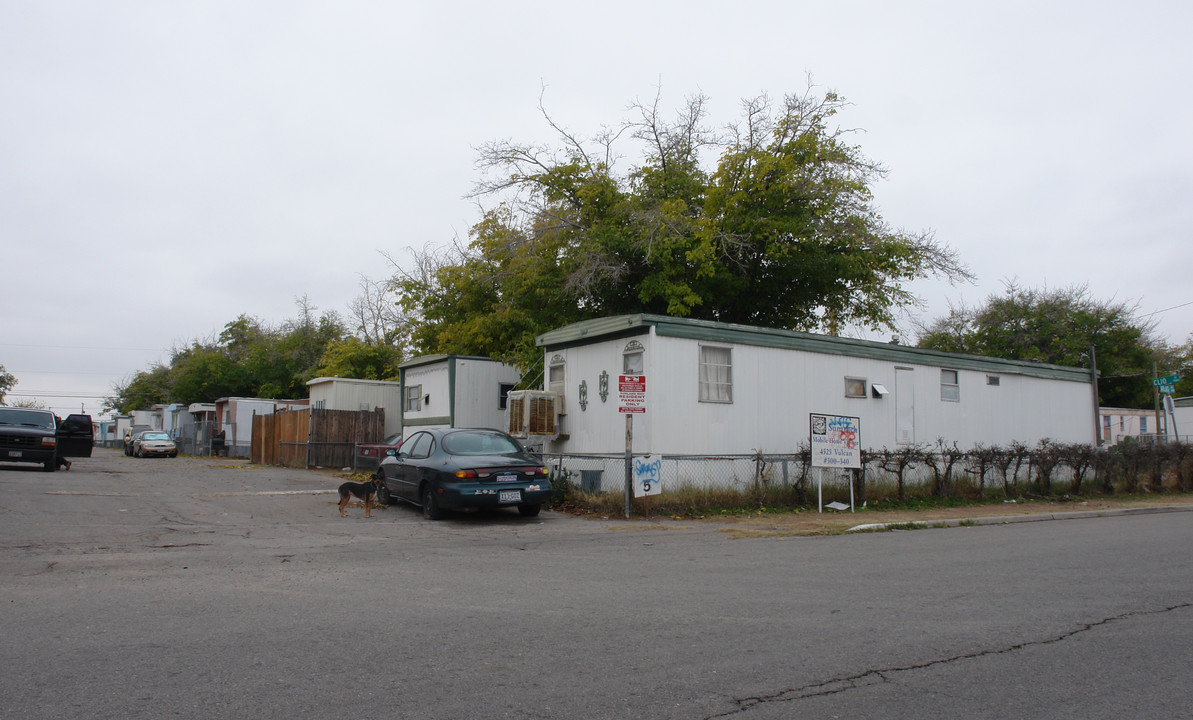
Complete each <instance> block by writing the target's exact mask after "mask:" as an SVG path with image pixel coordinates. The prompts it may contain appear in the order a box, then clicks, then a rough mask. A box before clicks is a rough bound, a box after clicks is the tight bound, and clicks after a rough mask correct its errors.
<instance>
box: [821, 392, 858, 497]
mask: <svg viewBox="0 0 1193 720" xmlns="http://www.w3.org/2000/svg"><path fill="white" fill-rule="evenodd" d="M808 420H809V422H808V430H809V440H810V443H809V444H810V445H811V446H812V467H818V468H849V469H851V470H861V468H862V421H861V419H860V418H856V417H849V416H847V415H821V414H818V413H811V414H810V416H809V418H808ZM820 475H821V476H820V478H819V480H818V481H817V486H816V494H817V504H818V506H819V511H820V512H824V471H823V470H821V473H820ZM852 475H853V474H852V473H850V482H849V509H850V510H851V511H852V510H853V477H852Z"/></svg>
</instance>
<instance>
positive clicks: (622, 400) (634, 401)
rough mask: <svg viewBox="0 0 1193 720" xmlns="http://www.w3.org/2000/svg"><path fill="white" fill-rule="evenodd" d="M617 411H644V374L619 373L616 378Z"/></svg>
mask: <svg viewBox="0 0 1193 720" xmlns="http://www.w3.org/2000/svg"><path fill="white" fill-rule="evenodd" d="M617 397H618V408H617V411H618V412H623V413H645V412H646V376H645V375H620V376H618V378H617Z"/></svg>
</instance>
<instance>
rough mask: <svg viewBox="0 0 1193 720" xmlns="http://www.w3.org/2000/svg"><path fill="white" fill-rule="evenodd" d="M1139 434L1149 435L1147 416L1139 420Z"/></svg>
mask: <svg viewBox="0 0 1193 720" xmlns="http://www.w3.org/2000/svg"><path fill="white" fill-rule="evenodd" d="M1139 434H1140V435H1147V416H1146V415H1144V416H1142V417H1140V418H1139Z"/></svg>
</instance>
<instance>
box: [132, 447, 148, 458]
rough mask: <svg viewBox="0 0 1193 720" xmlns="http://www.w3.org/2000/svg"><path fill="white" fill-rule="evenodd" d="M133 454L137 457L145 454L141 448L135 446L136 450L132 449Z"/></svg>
mask: <svg viewBox="0 0 1193 720" xmlns="http://www.w3.org/2000/svg"><path fill="white" fill-rule="evenodd" d="M133 455H136V456H137V457H139V458H143V457H145V454H144V453H142V452H141V448H137V449H136V450H133Z"/></svg>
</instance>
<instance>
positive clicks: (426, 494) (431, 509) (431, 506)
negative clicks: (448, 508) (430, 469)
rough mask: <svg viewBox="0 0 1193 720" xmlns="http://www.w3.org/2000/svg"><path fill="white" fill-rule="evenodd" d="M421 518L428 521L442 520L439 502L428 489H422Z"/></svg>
mask: <svg viewBox="0 0 1193 720" xmlns="http://www.w3.org/2000/svg"><path fill="white" fill-rule="evenodd" d="M423 517H425V518H426V519H428V520H442V519H443V509H442V508H440V507H439V500H438V498H436V497H435V493H434V491H432V490H431V488H429V487H425V488H423Z"/></svg>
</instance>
